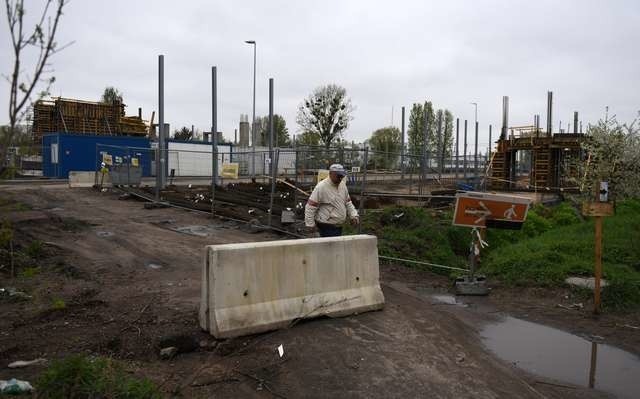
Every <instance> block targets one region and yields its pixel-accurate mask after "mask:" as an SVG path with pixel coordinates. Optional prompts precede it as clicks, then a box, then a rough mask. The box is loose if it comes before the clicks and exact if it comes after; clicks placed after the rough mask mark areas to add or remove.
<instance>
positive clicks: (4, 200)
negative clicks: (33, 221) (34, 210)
mask: <svg viewBox="0 0 640 399" xmlns="http://www.w3.org/2000/svg"><path fill="white" fill-rule="evenodd" d="M28 210H31V207H30V206H29V205H27V204H25V203H22V202H19V201H16V200H15V199H13V198H11V197H7V196H2V197H0V211H28Z"/></svg>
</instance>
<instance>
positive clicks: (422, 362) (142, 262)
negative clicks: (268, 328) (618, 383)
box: [0, 185, 640, 398]
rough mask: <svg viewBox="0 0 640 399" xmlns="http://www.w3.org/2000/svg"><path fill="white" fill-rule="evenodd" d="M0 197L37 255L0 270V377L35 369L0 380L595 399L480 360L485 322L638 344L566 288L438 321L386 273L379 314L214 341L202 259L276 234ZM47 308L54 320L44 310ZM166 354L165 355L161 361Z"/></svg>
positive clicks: (63, 190)
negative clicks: (29, 262) (106, 373)
mask: <svg viewBox="0 0 640 399" xmlns="http://www.w3.org/2000/svg"><path fill="white" fill-rule="evenodd" d="M0 196H9V197H12V198H14V199H16V200H18V201H20V202H22V203H25V204H27V205H29V206H30V207H31V209H30V210H9V211H7V210H5V211H4V212H3V214H1V215H0V219H1V218H5V219H10V220H11V221H12V224H13V226H14V228H15V229H16V239H19V240H24V241H25V242H26V241H29V240H34V239H37V240H41V241H43V242H44V243H45V245H44V249H43V251H44V253H45V255H46V256H45V258H44V259H43V260H42V262H40V269H39V272H38V273H37V274H36V275H34V276H30V277H24V276H21V277H17V278H15V279H10V278H9V275H8V273H6V270H4V269H3V270H1V271H0V288H4V287H15V288H16V289H17V290H19V291H23V292H25V293H27V294H28V295H30V296H31V298H30V299H28V300H25V301H15V300H7V299H6V298H3V299H0V314H1V315H2V317H1V318H0V379H7V378H11V377H15V378H20V379H26V380H28V381H34V380H35V379H36V378H37V375H38V374H39V373H40V372H41V371H42V370H43V366H32V367H28V368H24V369H18V370H10V369H8V368H6V365H7V364H8V363H9V362H12V361H15V360H30V359H35V358H38V357H43V358H46V359H48V360H53V359H59V358H62V357H64V356H67V355H69V354H75V353H84V354H87V355H100V356H111V357H114V358H116V359H119V360H121V361H123V362H125V364H126V365H127V369H128V370H130V371H131V372H132V373H134V374H135V375H140V376H146V377H149V378H150V379H152V380H153V381H154V382H156V383H157V384H158V385H159V386H160V387H161V390H162V391H163V392H164V393H165V394H166V395H167V396H168V397H185V398H199V397H202V398H207V397H221V398H223V397H256V398H261V397H265V398H268V397H279V398H282V397H287V398H297V397H474V398H499V397H509V398H511V397H522V398H529V397H531V398H539V397H549V398H566V397H569V398H599V397H606V395H604V394H603V393H601V392H598V391H595V390H588V389H585V388H581V387H575V386H571V387H569V386H567V385H564V384H557V385H554V384H553V381H549V380H545V379H543V378H541V377H538V376H532V375H530V374H527V373H526V372H524V371H522V370H519V369H517V368H515V367H514V366H512V365H510V364H508V363H506V362H503V361H501V360H499V359H497V358H496V357H494V356H493V355H492V354H491V353H490V352H488V351H487V350H486V349H485V348H484V347H483V345H482V343H481V339H480V337H479V334H478V331H479V330H480V328H481V326H482V325H483V323H487V322H491V321H492V320H493V319H494V318H495V317H496V314H497V313H509V314H513V315H514V316H517V317H522V318H525V319H530V320H534V321H538V322H542V323H546V324H550V325H553V326H556V327H559V328H562V329H564V330H567V331H570V332H574V333H579V334H583V335H599V336H602V337H604V339H605V340H606V341H607V342H609V343H611V344H613V345H618V346H620V347H622V348H624V349H626V350H629V351H631V352H633V353H636V354H638V353H640V337H639V334H638V331H637V330H633V329H629V328H626V327H620V326H621V325H631V326H638V325H640V318H639V317H638V316H637V315H631V316H629V315H626V316H621V315H617V316H615V315H602V316H600V318H598V319H594V318H593V317H592V316H591V315H590V314H589V312H588V310H587V309H586V307H587V306H588V304H586V303H585V304H584V305H585V309H583V310H567V309H565V308H559V307H557V304H559V303H560V304H563V303H564V304H571V303H573V302H575V300H573V299H574V298H572V297H570V296H569V297H568V298H565V297H566V296H567V295H571V293H570V291H566V292H565V291H563V290H556V291H536V290H528V291H525V292H522V291H514V290H511V289H505V288H501V287H496V288H495V289H494V290H493V292H492V294H491V295H490V296H489V297H488V298H483V299H477V301H478V306H477V307H476V308H478V309H484V310H482V311H477V310H474V307H473V306H472V307H470V308H465V309H463V308H457V307H456V308H455V309H453V307H447V306H441V305H442V304H441V303H434V301H433V300H432V299H431V297H430V296H429V295H427V294H425V292H427V293H433V292H445V291H447V290H448V289H449V288H450V287H449V285H450V283H449V281H448V280H447V279H446V278H444V277H442V276H438V275H435V274H433V273H429V272H424V271H416V270H413V269H409V268H406V267H403V266H400V265H387V264H383V265H382V266H381V275H382V282H383V291H384V294H385V298H386V306H385V309H384V310H383V311H380V312H372V313H365V314H361V315H355V316H351V317H346V318H340V319H328V318H325V319H316V320H310V321H304V322H301V323H298V324H296V325H295V326H293V327H292V328H290V329H287V330H280V331H275V332H271V333H266V334H261V335H257V336H251V337H244V338H237V339H231V340H224V341H216V340H215V339H214V338H213V337H211V336H209V335H208V334H206V333H204V332H202V331H201V330H200V328H199V326H198V320H197V314H198V313H197V310H198V303H199V299H200V273H201V263H202V258H203V247H204V246H205V245H208V244H222V243H232V242H250V241H264V240H274V239H281V238H284V237H283V236H280V235H276V234H273V233H268V232H256V231H255V230H252V229H250V228H248V227H247V226H245V225H244V224H241V223H236V222H230V221H223V220H211V219H209V218H208V217H207V216H205V215H202V214H199V213H195V212H189V211H185V210H181V209H173V208H164V209H152V210H149V209H144V207H143V203H142V202H139V201H136V200H135V199H128V200H119V194H118V193H115V192H98V191H95V190H93V189H68V188H67V187H66V186H64V185H59V186H56V185H49V186H40V187H37V186H2V187H0ZM203 225H205V226H206V228H205V229H202V228H193V226H203ZM185 228H186V229H185ZM177 230H181V231H182V232H180V231H177ZM60 300H62V301H64V304H65V305H64V307H63V308H62V307H61V306H55V304H56V303H60ZM487 309H489V310H487ZM280 344H282V345H283V347H284V351H285V355H284V356H283V357H282V358H280V357H279V356H278V354H277V352H276V348H277V346H278V345H280ZM166 346H176V347H178V348H179V349H180V353H179V354H178V355H177V356H176V357H175V358H173V359H172V360H161V359H160V357H159V351H160V348H162V347H166Z"/></svg>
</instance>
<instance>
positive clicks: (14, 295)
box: [0, 287, 31, 300]
mask: <svg viewBox="0 0 640 399" xmlns="http://www.w3.org/2000/svg"><path fill="white" fill-rule="evenodd" d="M3 295H8V296H9V298H11V299H24V300H27V299H31V295H27V294H26V293H24V292H22V291H18V290H17V289H15V288H14V287H7V288H0V296H3Z"/></svg>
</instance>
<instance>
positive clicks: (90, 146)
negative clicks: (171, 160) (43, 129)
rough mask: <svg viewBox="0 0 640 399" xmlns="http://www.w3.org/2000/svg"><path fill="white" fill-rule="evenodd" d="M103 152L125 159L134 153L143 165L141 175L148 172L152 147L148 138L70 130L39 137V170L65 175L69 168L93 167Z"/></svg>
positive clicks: (126, 160) (124, 160)
mask: <svg viewBox="0 0 640 399" xmlns="http://www.w3.org/2000/svg"><path fill="white" fill-rule="evenodd" d="M103 152H104V153H107V154H109V155H111V156H112V158H113V159H114V162H118V161H120V162H123V163H128V162H129V159H130V158H132V157H135V158H137V159H138V164H139V166H140V167H141V168H142V176H151V160H152V159H153V151H152V150H151V143H150V141H149V139H148V138H146V137H130V136H94V135H87V134H70V133H52V134H47V135H44V136H43V137H42V174H43V176H45V177H55V178H62V179H66V178H68V177H69V172H70V171H86V172H89V171H96V170H98V169H99V166H100V163H101V162H102V153H103ZM116 160H117V161H116Z"/></svg>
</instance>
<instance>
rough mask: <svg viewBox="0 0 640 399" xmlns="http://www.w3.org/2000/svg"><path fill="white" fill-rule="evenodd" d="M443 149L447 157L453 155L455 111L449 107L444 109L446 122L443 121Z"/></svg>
mask: <svg viewBox="0 0 640 399" xmlns="http://www.w3.org/2000/svg"><path fill="white" fill-rule="evenodd" d="M443 130H444V133H443V136H444V137H443V147H444V148H443V151H444V156H445V157H451V156H452V155H453V153H452V150H453V113H451V111H449V110H448V109H445V110H444V123H443Z"/></svg>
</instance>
